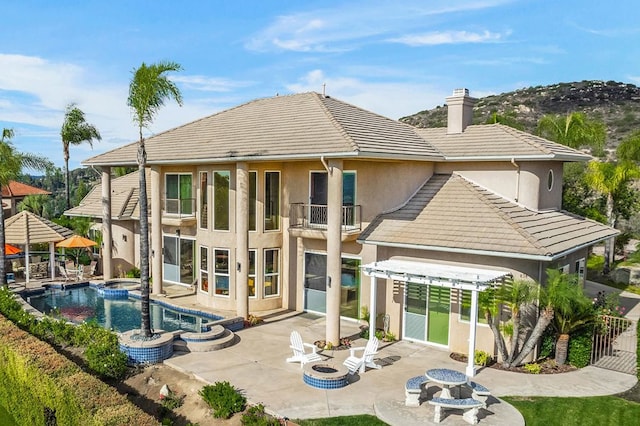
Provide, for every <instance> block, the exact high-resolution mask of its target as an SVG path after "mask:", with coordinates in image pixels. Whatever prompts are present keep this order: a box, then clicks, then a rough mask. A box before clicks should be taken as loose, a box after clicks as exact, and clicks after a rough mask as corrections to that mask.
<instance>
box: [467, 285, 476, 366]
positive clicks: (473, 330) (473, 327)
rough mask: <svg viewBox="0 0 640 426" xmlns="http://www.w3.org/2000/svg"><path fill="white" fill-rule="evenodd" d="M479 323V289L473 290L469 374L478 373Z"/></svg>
mask: <svg viewBox="0 0 640 426" xmlns="http://www.w3.org/2000/svg"><path fill="white" fill-rule="evenodd" d="M477 325H478V290H471V318H470V319H469V355H468V361H467V371H466V373H467V376H469V377H473V376H475V375H476V366H475V362H474V359H475V354H476V326H477Z"/></svg>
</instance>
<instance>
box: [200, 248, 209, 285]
mask: <svg viewBox="0 0 640 426" xmlns="http://www.w3.org/2000/svg"><path fill="white" fill-rule="evenodd" d="M200 290H201V291H204V292H205V293H208V292H209V248H208V247H204V246H200Z"/></svg>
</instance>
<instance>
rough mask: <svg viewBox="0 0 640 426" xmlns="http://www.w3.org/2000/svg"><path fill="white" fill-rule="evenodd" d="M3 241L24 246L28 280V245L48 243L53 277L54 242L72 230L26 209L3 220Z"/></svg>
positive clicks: (27, 279) (71, 232) (65, 236)
mask: <svg viewBox="0 0 640 426" xmlns="http://www.w3.org/2000/svg"><path fill="white" fill-rule="evenodd" d="M4 233H5V241H6V242H7V243H11V244H20V245H24V246H25V250H24V251H25V278H26V282H29V245H30V244H36V243H49V266H50V268H51V277H52V278H53V277H55V264H56V263H55V245H54V244H55V243H57V242H59V241H62V240H64V239H66V238H68V237H70V236H71V235H73V231H72V230H70V229H68V228H65V227H64V226H62V225H58V224H56V223H54V222H51V221H50V220H47V219H45V218H43V217H40V216H38V215H36V214H33V213H31V212H28V211H26V210H23V211H21V212H20V213H18V214H17V215H15V216H11V217H10V218H8V219H6V220H5V221H4Z"/></svg>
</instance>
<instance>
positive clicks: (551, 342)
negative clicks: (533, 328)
mask: <svg viewBox="0 0 640 426" xmlns="http://www.w3.org/2000/svg"><path fill="white" fill-rule="evenodd" d="M556 340H557V336H556V332H555V330H554V328H553V325H549V327H547V328H546V330H545V331H544V333H542V342H541V343H540V353H539V354H538V358H540V359H545V358H549V357H552V356H554V355H555V353H556Z"/></svg>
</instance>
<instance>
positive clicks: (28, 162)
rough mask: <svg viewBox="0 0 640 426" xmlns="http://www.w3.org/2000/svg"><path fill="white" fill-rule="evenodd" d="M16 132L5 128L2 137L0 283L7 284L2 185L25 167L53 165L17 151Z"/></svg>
mask: <svg viewBox="0 0 640 426" xmlns="http://www.w3.org/2000/svg"><path fill="white" fill-rule="evenodd" d="M13 136H14V133H13V130H11V129H3V130H2V137H1V138H0V164H2V167H0V283H2V285H7V275H6V271H5V267H4V264H5V259H6V254H5V251H4V243H5V235H4V209H3V208H2V187H3V186H5V185H8V184H9V181H12V180H14V179H16V178H17V177H18V175H19V174H20V172H21V171H22V169H23V168H30V169H36V170H44V169H46V168H47V167H51V163H50V162H49V160H47V159H46V158H44V157H40V156H37V155H32V154H24V153H20V152H18V151H16V149H15V148H14V147H13V144H12V143H11V139H12V138H13Z"/></svg>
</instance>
